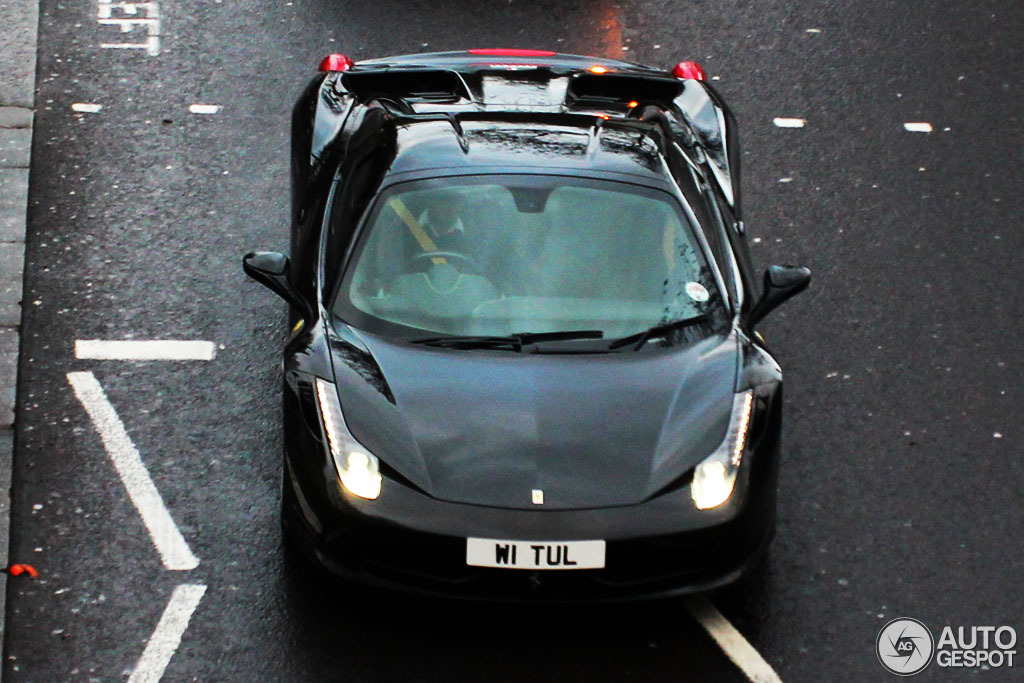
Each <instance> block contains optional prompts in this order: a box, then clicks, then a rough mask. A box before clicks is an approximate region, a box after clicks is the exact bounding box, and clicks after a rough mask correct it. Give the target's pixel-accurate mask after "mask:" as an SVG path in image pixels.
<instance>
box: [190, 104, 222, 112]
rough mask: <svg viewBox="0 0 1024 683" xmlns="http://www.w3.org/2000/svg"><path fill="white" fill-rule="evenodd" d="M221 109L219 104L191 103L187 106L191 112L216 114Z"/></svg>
mask: <svg viewBox="0 0 1024 683" xmlns="http://www.w3.org/2000/svg"><path fill="white" fill-rule="evenodd" d="M221 109H222V107H221V106H220V105H219V104H193V105H191V106H189V108H188V110H189V111H190V112H192V113H193V114H217V113H219V112H220V110H221Z"/></svg>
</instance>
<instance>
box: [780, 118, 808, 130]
mask: <svg viewBox="0 0 1024 683" xmlns="http://www.w3.org/2000/svg"><path fill="white" fill-rule="evenodd" d="M772 123H774V124H775V125H776V126H778V127H779V128H803V127H804V126H805V125H807V121H806V120H805V119H789V118H786V117H784V116H776V117H775V118H774V119H772Z"/></svg>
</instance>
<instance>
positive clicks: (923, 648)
mask: <svg viewBox="0 0 1024 683" xmlns="http://www.w3.org/2000/svg"><path fill="white" fill-rule="evenodd" d="M875 651H876V652H877V653H878V661H880V662H881V663H882V666H884V667H885V668H886V669H888V670H889V671H890V672H892V673H894V674H896V675H897V676H913V675H914V674H916V673H919V672H921V671H923V670H924V668H925V667H926V666H928V665H929V664H930V663H931V661H932V655H934V654H935V640H934V639H933V638H932V632H931V631H929V630H928V627H927V626H925V625H924V624H922V623H921V622H920V621H918V620H917V619H910V618H909V617H901V618H900V619H893V620H892V621H890V622H889V623H888V624H886V625H885V626H884V627H882V630H881V631H879V632H878V639H877V640H876V641H875Z"/></svg>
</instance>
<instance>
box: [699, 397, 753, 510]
mask: <svg viewBox="0 0 1024 683" xmlns="http://www.w3.org/2000/svg"><path fill="white" fill-rule="evenodd" d="M753 406H754V392H752V391H745V392H743V393H742V394H736V395H735V396H734V397H733V400H732V415H731V416H730V417H729V429H727V430H726V432H725V440H724V441H722V445H721V446H719V447H718V448H717V449H716V450H715V452H714V453H712V454H711V455H709V456H708V457H707V458H705V459H704V461H703V462H701V463H700V464H699V465H697V469H695V470H694V471H693V482H692V483H691V484H690V495H691V496H692V497H693V503H694V505H696V506H697V509H698V510H707V509H710V508H713V507H717V506H719V505H721V504H722V503H724V502H725V501H727V500H729V496H731V495H732V489H733V487H734V486H736V473H737V472H738V471H739V469H740V461H741V460H742V459H743V450H744V449H745V448H746V447H747V430H748V429H749V427H750V415H751V412H752V409H753Z"/></svg>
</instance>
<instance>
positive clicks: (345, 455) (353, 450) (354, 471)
mask: <svg viewBox="0 0 1024 683" xmlns="http://www.w3.org/2000/svg"><path fill="white" fill-rule="evenodd" d="M316 396H317V403H318V404H319V405H320V416H321V417H322V418H323V424H324V432H326V436H327V445H328V447H329V448H330V449H331V457H332V459H333V460H334V466H335V468H336V469H337V470H338V477H339V478H340V479H341V483H342V485H343V486H344V487H345V489H346V490H347V491H348V492H349V493H351V494H353V495H355V496H359V497H360V498H366V499H368V500H374V499H375V498H377V497H378V496H379V495H380V489H381V484H382V479H381V476H380V462H379V461H378V460H377V458H376V456H374V455H373V454H371V453H370V452H368V451H367V450H366V449H365V448H364V447H363V446H362V444H360V443H359V442H358V441H356V439H355V437H354V436H352V434H351V433H350V432H349V431H348V428H347V427H346V426H345V418H344V416H343V415H342V414H341V403H339V401H338V392H337V390H336V389H335V387H334V385H333V384H331V383H330V382H325V381H324V380H322V379H317V380H316Z"/></svg>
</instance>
